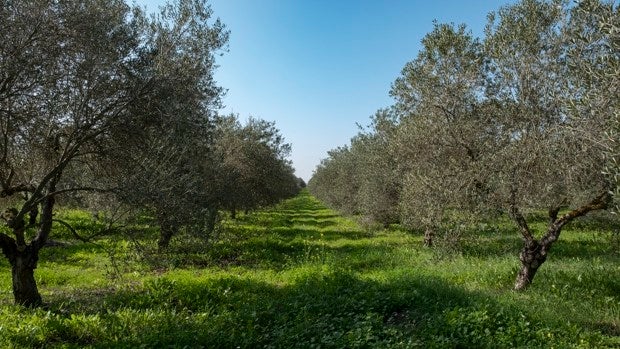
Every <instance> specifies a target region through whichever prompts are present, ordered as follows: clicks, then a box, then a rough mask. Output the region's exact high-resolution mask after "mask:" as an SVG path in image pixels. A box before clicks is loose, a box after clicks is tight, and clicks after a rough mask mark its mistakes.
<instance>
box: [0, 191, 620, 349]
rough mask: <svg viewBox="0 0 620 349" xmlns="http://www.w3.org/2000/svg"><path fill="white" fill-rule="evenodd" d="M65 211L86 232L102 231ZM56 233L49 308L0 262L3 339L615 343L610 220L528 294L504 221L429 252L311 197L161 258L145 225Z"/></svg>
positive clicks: (556, 253)
mask: <svg viewBox="0 0 620 349" xmlns="http://www.w3.org/2000/svg"><path fill="white" fill-rule="evenodd" d="M62 216H63V217H62V218H63V219H64V220H66V221H68V222H71V223H72V224H73V225H75V226H77V227H78V228H79V229H78V230H79V232H81V233H84V234H86V235H87V233H88V230H89V229H93V226H92V224H95V223H92V219H91V218H90V216H88V215H87V214H85V213H83V212H79V211H68V210H67V211H64V212H63V213H62ZM542 223H543V222H542V221H541V224H542ZM56 228H57V229H58V231H59V232H60V234H57V235H56V237H55V239H56V240H57V241H58V242H61V243H62V244H63V245H64V246H55V247H48V248H46V249H44V250H43V252H42V254H43V255H42V257H41V263H40V266H39V268H38V269H37V271H36V278H37V282H38V283H39V287H40V291H41V293H42V296H43V299H44V301H45V302H46V306H45V307H44V308H41V309H34V310H33V309H24V308H20V307H16V306H13V305H12V304H11V303H12V294H11V290H10V269H9V266H8V263H6V261H4V260H3V261H1V262H0V347H9V348H10V347H14V348H23V347H49V348H55V347H63V348H84V347H93V348H98V347H101V348H103V347H126V348H135V347H174V348H183V347H188V348H194V347H218V348H226V347H231V348H233V347H234V348H236V347H241V348H259V347H264V348H292V347H304V348H310V347H315V348H319V347H320V348H329V347H332V348H342V347H380V348H384V347H385V348H387V347H394V348H410V347H424V348H429V347H437V348H456V347H461V348H463V347H476V348H479V347H493V348H496V347H505V348H515V347H523V348H535V347H541V348H542V347H544V348H550V347H556V348H564V347H580V348H588V347H596V348H600V347H618V346H620V263H619V262H620V254H619V252H620V248H619V243H618V235H617V234H618V233H617V230H616V229H618V227H617V226H616V225H614V223H613V222H605V221H601V219H591V220H587V221H582V222H579V223H578V224H574V225H572V226H570V227H569V228H568V229H566V231H565V232H563V234H562V237H561V239H560V241H559V242H558V243H557V244H556V245H555V246H554V249H553V251H552V252H551V256H550V258H549V260H548V261H547V262H546V263H545V265H544V266H543V267H542V269H541V270H540V272H539V274H538V275H537V278H536V280H535V282H534V284H533V285H532V287H531V288H530V289H529V290H527V291H526V292H520V293H516V292H514V291H512V290H511V287H512V285H513V281H514V277H515V275H516V272H517V268H518V260H517V257H516V256H517V253H518V251H519V248H520V241H519V236H518V234H515V230H514V228H513V227H512V226H511V225H510V223H509V222H508V221H506V222H494V224H485V225H477V226H475V227H467V229H464V231H463V233H462V234H460V235H459V236H458V239H457V241H454V239H445V240H443V241H442V240H441V239H440V240H439V243H438V246H436V247H435V248H433V249H429V248H425V247H424V246H423V244H422V237H421V235H420V234H417V233H411V232H406V231H403V230H401V229H399V228H398V227H391V228H390V229H387V230H383V229H382V230H374V231H369V230H367V229H362V228H361V227H360V226H359V225H358V224H356V223H355V221H353V220H351V219H348V218H344V217H341V216H340V215H338V214H337V213H336V212H334V211H331V210H329V209H327V208H326V207H325V206H323V205H322V204H321V203H320V202H318V201H317V200H316V199H314V198H313V197H312V196H310V195H309V194H308V193H307V192H303V193H302V194H301V195H300V196H298V197H296V198H293V199H291V200H288V201H286V202H284V203H282V204H280V205H278V206H276V207H274V208H271V209H267V210H263V211H260V212H256V213H251V214H248V215H241V216H240V217H238V218H237V219H236V220H230V219H227V220H224V221H223V223H222V227H221V228H220V229H219V232H218V239H214V240H212V241H205V240H204V239H202V238H201V237H200V236H196V235H191V234H188V233H186V234H184V235H180V236H178V237H177V238H176V239H175V240H173V241H172V243H171V246H170V249H169V251H168V252H166V253H163V254H159V253H157V251H156V246H155V242H154V240H153V239H152V236H153V235H154V234H156V231H153V229H151V228H149V227H147V226H136V227H135V229H132V231H133V233H132V234H131V237H130V238H127V235H111V236H106V237H101V238H99V239H97V240H96V241H94V243H83V242H80V241H77V240H75V239H73V237H72V235H71V234H70V233H69V232H63V230H62V229H63V227H62V226H58V227H56ZM614 231H616V232H615V233H614ZM188 241H189V243H188Z"/></svg>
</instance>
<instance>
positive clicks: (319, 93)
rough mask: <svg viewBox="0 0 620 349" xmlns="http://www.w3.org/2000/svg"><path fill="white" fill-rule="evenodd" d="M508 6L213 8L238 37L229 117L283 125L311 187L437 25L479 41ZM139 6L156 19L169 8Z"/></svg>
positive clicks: (223, 0) (224, 74) (258, 4)
mask: <svg viewBox="0 0 620 349" xmlns="http://www.w3.org/2000/svg"><path fill="white" fill-rule="evenodd" d="M509 2H512V1H505V0H495V1H491V0H470V1H467V0H462V1H456V0H454V1H448V0H444V1H442V0H435V1H433V0H409V1H407V0H373V1H371V0H356V1H354V0H341V1H337V0H331V1H329V0H304V1H302V0H211V1H210V2H209V3H210V4H211V7H212V9H213V11H214V15H215V17H219V18H220V19H221V20H222V21H223V22H224V23H225V24H226V26H227V27H228V29H229V30H230V32H231V34H230V42H229V52H227V53H225V54H224V55H223V56H222V57H218V64H219V66H220V67H219V68H218V70H217V72H216V80H217V81H218V82H219V84H220V85H221V86H223V87H224V88H226V89H228V92H227V94H226V96H225V98H224V104H225V108H224V110H223V111H222V112H225V113H227V112H234V113H238V114H239V116H240V118H241V119H242V120H243V119H246V118H247V117H248V116H250V115H252V116H255V117H258V118H262V119H265V120H270V121H275V122H276V125H277V127H278V128H279V129H280V131H281V132H282V134H283V135H284V137H285V138H286V140H287V141H288V142H289V143H291V144H292V147H293V152H292V156H291V159H292V161H293V165H294V167H295V169H296V171H297V175H298V176H300V177H302V178H303V179H305V180H306V181H307V180H308V179H309V178H310V177H311V176H312V171H313V170H314V169H315V167H316V165H317V164H318V163H319V162H320V160H321V159H322V158H325V157H326V156H327V151H328V150H330V149H333V148H335V147H337V146H341V145H344V144H347V143H348V142H349V140H350V139H351V137H353V136H354V135H355V134H356V133H357V126H356V123H359V124H362V125H366V124H368V121H369V117H370V116H371V115H373V114H374V113H375V111H376V110H377V109H380V108H384V107H387V106H389V105H391V104H392V100H391V98H390V97H389V90H390V85H391V83H392V82H393V81H394V80H395V79H396V78H397V77H398V75H399V74H400V71H401V69H402V68H403V66H404V65H405V63H406V62H408V61H410V60H412V59H414V58H415V56H416V55H417V52H418V51H419V49H420V40H421V39H422V38H423V37H424V35H425V34H426V33H428V32H429V31H431V30H432V27H433V20H437V21H439V22H453V23H456V24H459V23H465V24H467V26H468V27H469V28H470V29H471V30H472V32H473V33H474V35H476V36H481V35H482V32H483V29H484V25H485V23H486V16H487V14H488V12H489V11H493V10H497V9H498V8H499V7H500V6H502V5H504V4H506V3H509ZM136 3H137V4H138V5H140V6H146V7H147V9H148V10H149V11H155V10H156V9H157V7H158V6H159V5H161V4H163V3H165V1H164V0H139V1H136Z"/></svg>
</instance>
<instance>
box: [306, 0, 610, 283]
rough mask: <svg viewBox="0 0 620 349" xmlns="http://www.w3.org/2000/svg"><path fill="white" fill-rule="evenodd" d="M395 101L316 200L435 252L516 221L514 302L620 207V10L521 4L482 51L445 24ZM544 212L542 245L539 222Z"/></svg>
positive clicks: (325, 165) (533, 0)
mask: <svg viewBox="0 0 620 349" xmlns="http://www.w3.org/2000/svg"><path fill="white" fill-rule="evenodd" d="M390 94H391V96H393V98H394V100H395V103H394V105H393V106H391V107H389V108H386V109H383V110H380V111H378V112H377V113H376V114H375V115H374V116H373V117H372V118H371V121H372V123H371V125H370V126H369V127H368V128H366V129H362V130H361V131H360V132H359V134H358V135H357V136H355V137H354V138H353V139H352V140H351V143H350V144H349V145H347V146H343V147H340V148H337V149H334V150H332V151H330V152H329V153H328V155H329V156H328V158H327V159H325V160H323V161H322V162H321V164H320V165H319V166H318V167H317V169H316V171H315V173H314V175H313V177H312V179H311V180H310V181H309V183H308V188H309V189H310V191H311V192H312V193H313V194H314V195H316V196H317V197H318V198H319V199H321V200H323V201H325V202H326V203H328V204H330V205H331V206H333V207H335V208H337V209H339V210H341V211H343V212H345V213H348V214H353V215H360V216H361V217H363V218H364V219H366V220H369V221H371V222H375V223H380V224H383V225H389V224H391V223H400V224H402V225H404V226H405V227H409V228H412V229H418V230H420V231H424V232H425V235H426V241H427V243H429V244H430V243H432V239H433V236H434V235H435V234H436V233H438V232H442V231H446V230H449V229H452V227H455V226H458V225H459V223H462V222H476V221H480V220H484V219H488V218H489V217H495V216H497V215H498V214H506V215H508V216H509V217H510V218H511V219H512V221H514V223H515V225H516V227H517V228H518V231H519V233H520V235H521V237H522V240H523V247H522V250H521V253H520V256H519V259H520V262H521V268H520V270H519V273H518V276H517V278H516V281H515V289H518V290H521V289H524V288H526V287H527V286H528V285H529V284H530V283H531V282H532V280H533V278H534V275H535V274H536V272H537V270H538V268H539V267H540V265H541V264H542V263H544V262H545V260H546V258H547V255H548V251H549V249H550V248H551V246H552V245H553V243H554V242H555V241H557V240H558V238H559V236H560V232H561V230H562V228H563V227H564V226H565V225H566V224H567V223H569V222H571V221H572V220H573V219H575V218H578V217H580V216H583V215H586V214H588V213H589V212H592V211H597V210H605V209H613V208H614V207H617V202H618V197H619V196H620V195H619V194H620V192H619V190H620V189H619V188H620V186H619V183H620V157H619V154H620V152H619V149H620V148H619V143H620V140H619V137H620V129H619V125H620V115H619V110H620V98H618V96H620V16H619V8H618V5H617V3H616V4H614V3H613V2H602V1H598V0H588V1H580V2H577V3H569V2H568V1H561V0H557V1H556V0H553V1H542V0H522V1H520V2H518V3H515V4H511V5H507V6H505V7H502V8H501V9H500V10H499V11H497V12H493V13H491V14H489V16H488V23H487V25H486V29H485V32H484V37H483V38H481V39H479V38H475V37H473V36H472V34H471V32H469V31H468V30H467V29H466V27H465V26H464V25H458V26H457V25H453V24H440V23H435V26H434V29H433V31H431V32H430V33H428V34H427V35H426V36H425V37H424V39H423V40H422V49H421V51H420V52H419V54H418V55H417V57H416V58H415V59H414V60H412V61H411V62H409V63H407V64H406V65H405V67H404V68H403V70H402V73H401V75H400V76H399V77H398V78H397V79H396V81H395V82H394V83H393V84H392V88H391V90H390ZM614 197H615V203H616V204H615V205H614ZM541 210H542V211H545V212H546V213H547V218H548V224H547V226H546V228H545V229H544V230H543V231H539V232H536V231H535V229H534V228H533V227H532V224H531V220H530V218H529V217H530V215H529V213H532V212H540V211H541ZM455 223H456V224H455Z"/></svg>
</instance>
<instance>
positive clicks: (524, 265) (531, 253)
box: [514, 241, 551, 291]
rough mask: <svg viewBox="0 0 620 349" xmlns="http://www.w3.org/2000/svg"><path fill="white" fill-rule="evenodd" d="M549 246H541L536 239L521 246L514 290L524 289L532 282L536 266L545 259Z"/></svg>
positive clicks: (536, 269)
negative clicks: (519, 263) (519, 265)
mask: <svg viewBox="0 0 620 349" xmlns="http://www.w3.org/2000/svg"><path fill="white" fill-rule="evenodd" d="M550 247H551V246H550V245H549V246H545V247H544V248H543V246H541V245H540V244H539V243H538V242H537V241H532V242H531V243H528V244H526V245H525V246H524V247H523V249H522V250H521V253H520V254H519V260H520V261H521V268H520V269H519V274H517V280H516V281H515V287H514V288H515V290H518V291H521V290H525V289H526V288H527V287H528V286H529V285H530V284H531V283H532V280H534V276H535V275H536V272H537V271H538V268H540V266H541V265H542V264H543V263H544V262H545V260H547V251H548V250H549V248H550Z"/></svg>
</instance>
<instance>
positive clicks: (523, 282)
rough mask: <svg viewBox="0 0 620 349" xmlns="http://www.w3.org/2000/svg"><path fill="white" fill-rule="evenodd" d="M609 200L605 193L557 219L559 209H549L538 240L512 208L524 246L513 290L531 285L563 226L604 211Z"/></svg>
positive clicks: (515, 209) (518, 213) (520, 215)
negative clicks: (579, 218)
mask: <svg viewBox="0 0 620 349" xmlns="http://www.w3.org/2000/svg"><path fill="white" fill-rule="evenodd" d="M609 200H610V195H609V193H607V192H605V193H603V194H601V195H599V196H598V197H597V198H595V199H594V200H592V201H591V202H590V203H588V204H586V205H583V206H581V207H579V208H577V209H574V210H572V211H569V212H568V213H566V214H564V215H563V216H561V217H559V218H558V213H559V211H560V208H559V207H555V208H552V209H550V210H549V226H548V228H547V232H546V233H545V235H543V236H542V237H541V238H540V239H539V240H536V239H534V237H533V235H532V233H531V231H530V229H529V227H528V225H527V222H526V221H525V218H524V217H523V215H522V214H521V213H520V212H519V211H518V209H517V208H516V206H512V207H511V216H512V217H513V219H514V220H515V222H516V223H517V225H518V226H519V228H520V230H521V234H522V236H523V242H524V246H523V248H522V249H521V253H520V254H519V260H520V261H521V267H520V269H519V273H518V274H517V279H516V280H515V286H514V289H515V290H517V291H522V290H525V289H526V288H528V287H529V286H530V285H531V284H532V281H533V280H534V276H535V275H536V272H537V271H538V269H539V268H540V266H541V265H542V264H543V263H544V262H545V261H546V260H547V254H548V252H549V250H550V249H551V246H552V245H553V243H555V242H556V241H557V240H558V238H559V237H560V233H561V232H562V228H563V227H564V225H566V224H567V223H569V222H570V221H572V220H573V219H575V218H577V217H581V216H583V215H585V214H587V213H588V212H591V211H595V210H603V209H606V208H607V205H608V202H609Z"/></svg>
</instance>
